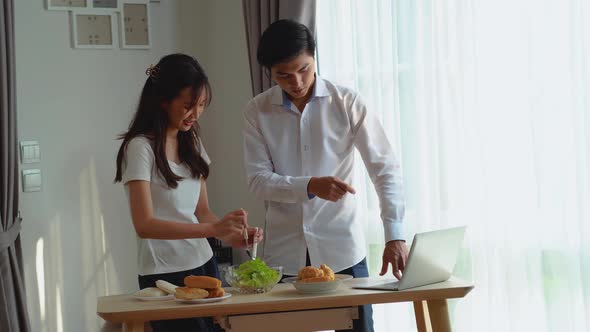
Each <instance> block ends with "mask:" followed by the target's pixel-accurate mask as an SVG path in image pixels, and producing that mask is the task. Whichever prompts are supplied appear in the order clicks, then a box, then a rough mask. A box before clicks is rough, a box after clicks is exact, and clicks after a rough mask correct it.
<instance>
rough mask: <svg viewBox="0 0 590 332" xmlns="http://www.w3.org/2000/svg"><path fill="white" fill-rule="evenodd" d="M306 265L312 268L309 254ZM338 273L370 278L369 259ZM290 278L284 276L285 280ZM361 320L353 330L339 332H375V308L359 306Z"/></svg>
mask: <svg viewBox="0 0 590 332" xmlns="http://www.w3.org/2000/svg"><path fill="white" fill-rule="evenodd" d="M305 265H306V266H311V261H310V260H309V253H308V254H307V257H306V258H305ZM336 273H341V274H349V275H351V276H353V277H355V278H364V277H368V276H369V270H368V269H367V259H366V258H363V260H362V261H360V262H359V263H358V264H356V265H354V266H352V267H349V268H348V269H345V270H342V271H338V272H336ZM286 277H288V276H283V279H284V278H286ZM358 308H359V319H355V320H353V321H352V330H337V332H373V331H375V330H374V329H373V307H372V306H371V305H370V304H368V305H363V306H359V307H358Z"/></svg>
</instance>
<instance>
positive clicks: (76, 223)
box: [14, 0, 178, 332]
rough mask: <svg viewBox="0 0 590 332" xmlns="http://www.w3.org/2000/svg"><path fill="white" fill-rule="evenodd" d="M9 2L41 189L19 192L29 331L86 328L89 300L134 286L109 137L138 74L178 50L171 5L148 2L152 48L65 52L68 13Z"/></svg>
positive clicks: (137, 85) (90, 317) (132, 99)
mask: <svg viewBox="0 0 590 332" xmlns="http://www.w3.org/2000/svg"><path fill="white" fill-rule="evenodd" d="M44 3H45V1H44V0H35V1H31V0H26V1H21V0H18V1H14V4H15V16H16V19H15V24H16V27H15V34H16V66H17V67H16V73H17V107H18V131H19V139H20V140H29V139H38V140H39V141H40V144H41V159H42V161H41V163H40V164H37V165H31V166H29V165H23V166H24V167H25V168H41V170H42V172H43V191H42V192H38V193H22V194H21V210H22V215H23V217H24V222H23V230H22V240H23V251H24V261H25V282H26V286H27V300H28V307H29V312H30V318H31V324H32V330H33V331H61V330H63V331H72V332H73V331H76V332H77V331H95V330H97V329H98V326H99V324H100V323H101V320H100V319H99V318H98V316H96V296H99V295H105V294H114V293H121V292H129V291H132V290H134V289H136V288H137V269H136V240H135V235H134V232H133V229H132V226H131V223H130V220H129V213H128V207H127V204H126V200H125V197H124V194H123V190H122V187H121V185H120V184H113V178H114V174H115V173H114V172H115V163H114V158H115V153H116V150H117V148H118V145H119V143H118V141H115V137H116V135H117V134H118V133H121V132H122V131H123V130H125V129H126V127H127V125H128V123H129V120H130V117H131V115H132V113H133V111H134V108H135V104H136V102H137V98H138V95H139V92H140V89H141V87H142V84H143V82H144V80H145V77H146V76H145V73H144V72H145V69H146V67H147V66H148V65H149V64H150V63H152V62H155V61H157V59H158V58H160V57H161V56H163V55H165V54H167V53H170V52H173V51H176V50H177V48H178V40H177V30H178V24H177V21H178V19H177V18H178V12H177V7H178V6H177V4H176V3H175V2H173V1H162V2H161V3H160V4H154V5H152V9H153V11H152V20H153V21H152V23H153V24H152V26H153V48H152V49H151V50H149V51H145V50H120V49H118V48H115V49H114V50H80V49H72V48H71V47H70V30H69V29H70V19H69V14H68V12H56V11H46V10H45V9H44Z"/></svg>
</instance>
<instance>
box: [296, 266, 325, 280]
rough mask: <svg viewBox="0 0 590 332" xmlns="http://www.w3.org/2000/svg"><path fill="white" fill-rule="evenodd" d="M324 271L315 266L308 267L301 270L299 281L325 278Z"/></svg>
mask: <svg viewBox="0 0 590 332" xmlns="http://www.w3.org/2000/svg"><path fill="white" fill-rule="evenodd" d="M323 276H324V271H322V270H320V269H318V268H317V267H314V266H306V267H304V268H301V270H299V273H298V277H299V279H306V278H317V277H323Z"/></svg>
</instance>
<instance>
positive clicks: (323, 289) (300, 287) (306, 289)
mask: <svg viewBox="0 0 590 332" xmlns="http://www.w3.org/2000/svg"><path fill="white" fill-rule="evenodd" d="M334 277H336V280H334V281H321V282H297V277H290V278H285V279H283V282H286V283H290V284H291V285H293V287H295V289H297V291H298V292H299V293H302V294H322V293H329V292H333V291H335V290H336V289H338V287H340V285H341V284H342V281H344V280H350V279H352V278H353V277H352V276H350V275H348V274H336V275H334Z"/></svg>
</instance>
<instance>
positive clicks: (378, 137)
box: [244, 76, 404, 275]
mask: <svg viewBox="0 0 590 332" xmlns="http://www.w3.org/2000/svg"><path fill="white" fill-rule="evenodd" d="M354 148H356V149H358V151H359V152H360V155H361V158H362V159H363V161H364V164H365V166H366V167H367V170H368V173H369V175H370V177H371V180H372V182H373V184H374V186H375V189H376V191H377V194H378V196H379V200H380V206H381V218H382V220H383V225H384V230H385V240H386V241H390V240H398V239H399V240H401V239H403V234H402V219H403V215H404V200H403V191H402V177H401V168H400V164H399V162H398V159H397V158H396V156H395V154H394V152H393V149H392V147H391V144H390V143H389V141H388V140H387V137H386V136H385V132H384V131H383V127H382V126H381V124H380V123H379V121H378V120H377V119H376V117H375V116H374V115H372V114H371V113H370V112H368V111H367V108H366V106H365V104H364V103H363V101H362V100H361V98H360V97H359V95H358V94H357V93H355V92H354V91H352V90H350V89H348V88H345V87H341V86H338V85H335V84H333V83H332V82H330V81H327V80H323V79H321V78H320V77H319V76H316V82H315V85H314V91H313V94H312V97H311V99H310V101H309V102H308V103H307V105H306V106H305V109H304V110H303V112H300V111H299V110H298V109H297V108H296V107H295V105H293V104H292V103H291V102H290V101H289V99H288V98H287V97H286V95H285V94H284V92H283V91H282V90H281V88H280V87H279V86H275V87H272V88H270V89H269V90H267V91H265V92H263V93H261V94H259V95H258V96H256V97H255V98H254V99H252V100H251V101H250V102H249V103H248V105H247V106H246V109H245V111H244V154H245V164H246V171H247V177H248V186H249V189H250V191H251V192H253V193H254V194H255V195H256V197H258V198H259V199H262V200H265V201H266V202H267V204H266V207H267V208H266V230H265V238H266V245H265V250H264V260H265V261H266V263H267V264H269V265H271V266H278V265H281V266H283V267H284V273H285V274H288V275H296V274H297V272H298V270H299V269H300V268H301V267H303V266H305V256H306V250H307V251H308V252H309V257H310V260H311V264H312V265H314V266H319V265H320V264H327V265H328V266H330V267H331V268H332V269H333V270H334V271H342V270H344V269H346V268H349V267H351V266H353V265H355V264H357V263H358V262H360V261H361V260H362V259H363V258H364V257H365V256H366V249H365V248H366V244H365V238H364V226H363V223H364V222H366V221H365V220H361V218H360V215H359V214H358V213H357V208H356V201H355V196H354V195H351V194H346V195H345V196H344V197H343V198H342V199H341V200H339V201H338V202H330V201H327V200H323V199H320V198H319V197H313V196H310V195H308V192H307V185H308V183H309V180H310V178H311V177H321V176H336V177H338V178H340V179H342V180H343V181H344V182H346V183H351V181H352V177H353V166H354V158H355V154H354Z"/></svg>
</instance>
